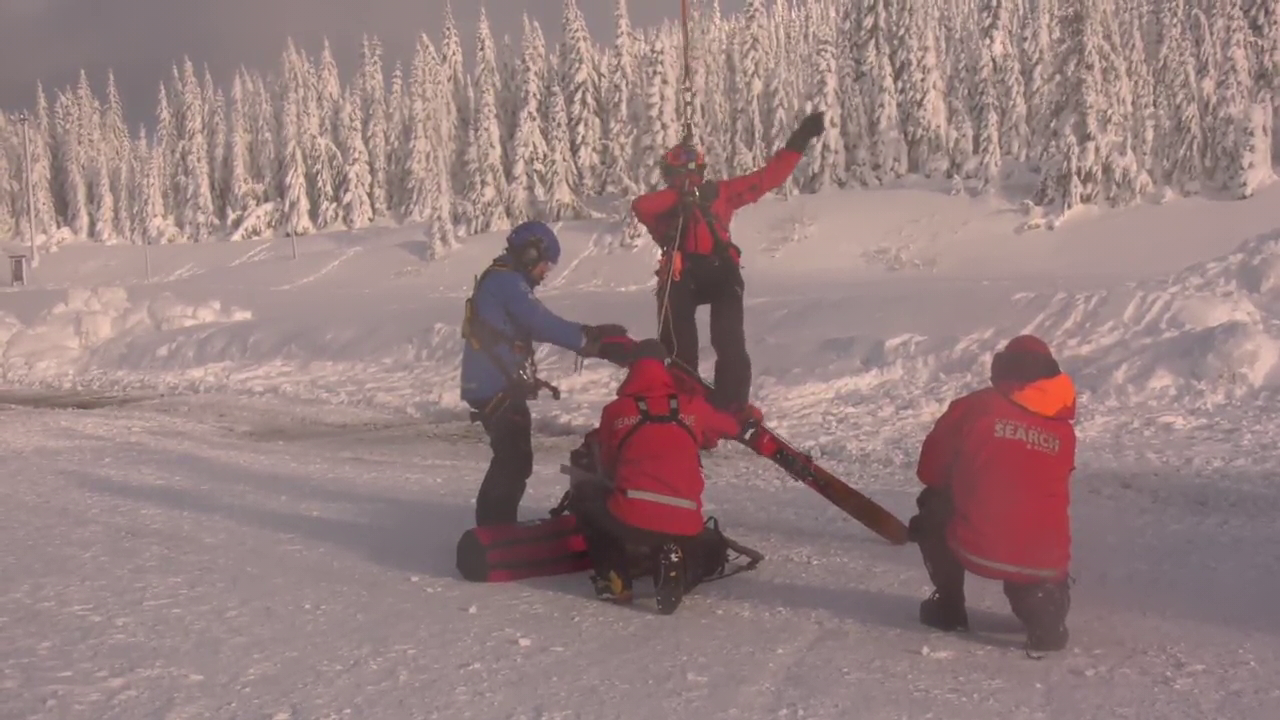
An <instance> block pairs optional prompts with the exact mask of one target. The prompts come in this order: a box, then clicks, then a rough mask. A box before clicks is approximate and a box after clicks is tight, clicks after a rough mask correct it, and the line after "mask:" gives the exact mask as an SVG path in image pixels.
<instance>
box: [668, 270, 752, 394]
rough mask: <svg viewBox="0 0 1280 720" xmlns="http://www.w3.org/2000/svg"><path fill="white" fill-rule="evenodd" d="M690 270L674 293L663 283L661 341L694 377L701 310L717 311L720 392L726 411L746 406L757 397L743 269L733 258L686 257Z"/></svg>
mask: <svg viewBox="0 0 1280 720" xmlns="http://www.w3.org/2000/svg"><path fill="white" fill-rule="evenodd" d="M683 264H684V267H683V268H682V269H681V272H680V277H679V278H678V279H675V280H673V281H672V282H671V284H670V288H669V289H667V288H664V287H663V283H661V282H659V284H658V314H659V315H658V338H659V339H660V340H661V341H662V344H663V345H664V346H666V348H667V354H668V355H670V356H671V357H673V358H675V359H677V360H679V361H680V362H681V363H683V364H684V365H685V366H686V367H687V368H688V369H690V370H692V371H693V372H699V369H698V322H697V311H698V308H699V307H701V306H703V305H710V306H711V348H712V349H713V350H714V351H715V353H716V365H715V380H714V383H715V392H714V393H713V394H712V396H711V398H710V400H711V402H712V404H714V405H716V406H717V407H719V408H721V409H730V408H735V407H741V406H744V405H746V404H747V402H748V401H749V399H750V395H751V357H750V355H748V354H747V337H746V328H745V327H744V322H745V314H744V312H743V290H744V289H745V283H744V282H743V279H742V269H741V268H740V267H739V266H738V264H737V263H736V262H734V261H733V260H732V259H731V258H729V257H724V256H719V255H697V254H693V253H684V254H683Z"/></svg>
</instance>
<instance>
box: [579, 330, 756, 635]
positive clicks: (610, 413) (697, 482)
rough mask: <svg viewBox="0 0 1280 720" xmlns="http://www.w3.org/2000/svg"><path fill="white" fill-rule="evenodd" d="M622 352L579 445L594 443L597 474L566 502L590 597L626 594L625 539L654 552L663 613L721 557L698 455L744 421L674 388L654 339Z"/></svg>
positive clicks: (620, 598)
mask: <svg viewBox="0 0 1280 720" xmlns="http://www.w3.org/2000/svg"><path fill="white" fill-rule="evenodd" d="M632 357H633V359H632V360H631V362H630V370H629V372H628V373H627V377H626V379H625V380H623V382H622V385H620V386H619V387H618V398H617V399H616V400H614V401H612V402H610V403H609V404H608V405H606V406H605V407H604V410H603V411H602V412H601V415H600V426H599V427H598V428H596V429H595V430H592V431H591V432H590V433H588V435H587V440H586V442H585V443H584V445H586V446H588V447H591V446H594V448H595V449H596V450H598V453H599V457H598V459H597V460H596V461H595V462H594V463H593V464H594V465H595V467H594V468H593V470H594V471H595V472H596V473H598V474H599V475H600V476H602V478H603V479H604V480H605V482H599V483H597V482H590V481H588V482H579V483H575V484H574V486H573V492H572V495H571V499H570V506H569V507H570V509H571V510H572V511H573V513H574V514H575V515H576V516H577V517H578V520H579V522H580V523H581V524H582V526H583V532H584V534H585V536H586V538H587V548H588V552H589V553H590V555H591V560H592V566H593V567H594V568H595V575H594V576H593V577H592V581H593V583H594V585H595V590H596V596H597V597H599V598H600V599H602V600H612V601H615V602H620V603H628V602H630V601H631V598H632V595H631V572H630V566H631V564H630V562H629V561H628V546H631V547H638V548H641V549H642V550H644V551H647V552H653V553H656V558H655V559H656V562H655V564H654V567H655V570H654V590H655V596H656V598H657V602H658V610H659V611H660V612H662V613H663V614H671V613H673V612H675V610H676V608H677V607H678V606H679V605H680V601H681V600H682V599H683V597H684V594H685V593H686V592H688V591H689V590H691V589H693V587H694V586H696V585H697V584H698V583H699V582H700V581H701V580H702V579H703V578H704V577H707V576H709V575H711V574H713V573H714V572H715V571H717V570H718V569H719V568H718V567H715V565H723V563H724V561H725V559H726V557H727V556H726V552H727V550H728V547H727V544H725V543H724V538H723V536H722V535H720V534H719V532H718V530H715V529H714V528H708V527H707V526H705V524H704V523H705V519H704V518H703V514H702V491H703V488H704V485H705V481H704V479H703V475H702V460H701V457H700V455H699V453H700V451H701V450H703V449H709V448H712V447H714V446H715V445H716V444H717V443H718V442H719V440H720V439H722V438H726V437H736V436H738V435H739V434H741V433H742V432H743V430H744V428H743V426H742V425H741V424H740V423H739V422H738V421H737V420H736V419H735V418H733V417H732V416H730V415H729V414H727V413H724V412H721V411H719V410H716V409H715V408H713V407H711V405H709V404H708V403H707V402H706V401H705V400H703V399H702V398H700V397H698V396H695V395H689V394H685V393H684V392H682V391H681V390H680V389H679V387H678V386H677V384H676V382H675V379H674V378H673V377H672V375H671V372H670V371H669V370H668V369H667V367H666V364H665V363H664V361H665V360H666V358H667V353H666V349H665V348H663V346H662V344H661V343H660V342H658V341H657V340H645V341H642V342H640V343H638V344H637V345H636V347H635V349H634V354H633V356H632ZM575 464H577V463H575ZM606 482H607V484H606Z"/></svg>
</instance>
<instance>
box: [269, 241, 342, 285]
mask: <svg viewBox="0 0 1280 720" xmlns="http://www.w3.org/2000/svg"><path fill="white" fill-rule="evenodd" d="M360 250H362V248H359V247H353V248H351V249H349V250H347V251H346V252H344V253H342V254H341V255H339V256H338V257H337V259H335V260H334V261H333V262H331V263H329V264H328V265H325V266H324V267H322V268H320V269H319V270H317V271H316V272H315V273H313V274H311V275H308V276H307V277H304V278H302V279H301V280H297V281H295V282H291V283H289V284H288V285H279V286H276V287H273V288H271V289H272V290H293V289H294V288H297V287H301V286H303V285H306V284H307V283H311V282H315V281H316V280H319V279H320V278H322V277H324V276H325V275H328V274H329V273H331V272H333V270H334V268H336V267H338V266H339V265H341V264H342V263H343V262H345V261H346V260H347V258H350V257H351V256H352V255H355V254H356V253H358V252H360Z"/></svg>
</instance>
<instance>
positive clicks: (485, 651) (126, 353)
mask: <svg viewBox="0 0 1280 720" xmlns="http://www.w3.org/2000/svg"><path fill="white" fill-rule="evenodd" d="M1024 221H1025V218H1023V217H1021V216H1020V213H1019V211H1018V208H1017V207H1016V206H1015V205H1012V204H1010V203H1009V202H1007V201H1006V200H1004V199H1003V198H1002V197H1001V196H999V195H990V196H984V197H982V198H978V199H973V198H967V197H952V196H949V195H947V194H946V193H945V192H942V191H939V190H938V189H936V188H931V187H928V186H923V185H921V186H916V187H913V188H896V189H886V190H877V191H862V192H856V193H833V194H824V195H818V196H803V197H799V198H795V199H793V200H792V201H790V202H786V203H782V202H777V201H773V200H767V201H765V202H762V203H761V204H760V205H758V206H756V207H753V208H751V209H749V210H747V211H744V212H743V213H741V214H740V216H739V219H738V220H737V221H736V222H735V228H734V230H735V236H736V240H737V241H738V243H739V244H740V245H742V246H743V247H744V248H745V249H746V252H747V259H746V270H745V273H746V278H747V294H748V303H749V310H748V312H749V318H748V331H749V336H750V338H751V343H750V346H751V350H752V353H753V358H754V360H755V366H756V372H757V379H756V392H757V399H758V402H759V403H760V404H761V405H762V406H763V407H764V409H765V411H766V414H767V415H768V416H769V419H770V420H771V421H772V422H773V423H774V424H775V425H776V426H777V427H778V428H779V429H780V430H781V431H783V432H784V433H785V434H787V435H788V436H792V437H794V438H796V439H797V440H798V441H800V442H801V443H802V444H805V445H807V446H809V447H811V448H813V449H815V450H816V451H817V452H818V453H819V454H820V455H821V456H822V457H823V459H824V461H825V462H826V464H828V465H829V466H830V467H831V468H832V469H833V470H835V471H837V472H838V473H840V474H842V475H843V476H844V477H845V478H846V479H848V481H849V482H850V483H851V484H853V485H855V486H856V487H859V488H861V489H863V490H865V491H867V492H868V493H869V494H871V495H872V496H873V497H875V498H877V499H879V500H881V501H882V502H884V503H885V504H886V505H888V506H889V507H890V508H891V509H893V510H894V511H895V512H897V513H899V514H900V516H902V517H904V518H905V517H906V516H907V515H909V514H910V512H911V510H912V507H913V503H912V500H913V497H914V493H915V490H916V484H915V481H914V479H913V478H912V466H913V461H914V454H915V452H916V449H917V448H918V444H919V442H920V440H921V438H922V436H923V432H924V430H925V429H926V428H927V426H928V423H929V422H930V421H931V420H932V419H933V417H935V416H936V414H937V413H939V412H940V411H941V410H942V409H943V408H944V407H945V404H946V402H947V401H948V400H950V399H951V397H953V396H954V395H955V394H956V393H959V392H961V391H964V390H967V389H970V388H973V387H976V386H978V385H980V384H982V383H983V382H984V380H985V376H986V367H987V363H988V361H989V358H990V354H991V352H992V351H993V350H995V349H996V348H997V347H998V346H999V345H1000V344H1001V343H1003V342H1004V340H1005V339H1007V338H1008V337H1009V336H1011V335H1013V334H1016V333H1018V332H1022V331H1024V330H1028V329H1030V330H1032V331H1035V332H1038V333H1041V334H1043V335H1044V336H1045V337H1046V338H1047V339H1048V340H1049V341H1050V342H1051V344H1053V346H1054V347H1055V349H1057V350H1058V352H1059V354H1060V356H1061V359H1062V361H1063V364H1064V365H1065V367H1066V369H1067V370H1068V371H1069V372H1071V373H1073V375H1075V376H1076V378H1077V379H1078V381H1079V383H1080V385H1081V387H1082V389H1083V390H1084V391H1085V395H1084V397H1083V399H1082V407H1081V410H1082V418H1081V421H1080V423H1079V427H1080V431H1081V437H1082V446H1081V456H1080V460H1081V462H1080V470H1079V473H1078V477H1077V481H1076V484H1075V487H1076V499H1075V505H1074V508H1073V519H1074V523H1075V534H1076V559H1077V562H1076V569H1075V576H1076V577H1077V579H1078V581H1079V582H1078V584H1077V585H1076V587H1075V598H1074V605H1073V612H1072V620H1071V625H1072V630H1073V640H1074V642H1073V648H1072V649H1071V650H1070V651H1069V652H1067V653H1065V654H1063V655H1062V656H1061V657H1055V658H1053V659H1049V660H1045V661H1043V662H1038V663H1037V662H1032V661H1030V660H1027V659H1026V658H1025V657H1024V656H1023V655H1022V654H1021V653H1020V652H1018V651H1016V650H1014V649H1011V648H1012V647H1013V646H1014V645H1015V644H1016V642H1017V640H1018V639H1019V637H1018V634H1017V633H1016V629H1017V628H1016V624H1014V623H1013V621H1012V619H1011V618H1009V617H1008V616H1007V610H1006V606H1005V602H1004V599H1003V597H1002V596H1001V595H1000V591H999V587H998V585H996V584H992V583H984V582H974V583H972V584H971V588H970V589H971V599H972V603H973V605H974V606H975V608H978V609H977V610H975V611H974V620H975V624H976V625H977V626H978V630H979V631H978V633H977V636H976V637H971V638H958V637H940V636H937V635H935V634H933V633H931V632H928V631H927V630H926V629H924V628H922V627H920V626H919V625H918V623H917V622H916V620H915V615H916V610H917V604H918V602H919V600H920V598H921V597H923V596H924V595H925V594H926V593H927V582H926V579H925V575H924V572H923V569H922V568H921V567H920V563H919V558H918V554H917V553H916V552H915V550H914V549H913V548H910V547H908V548H905V549H904V548H893V547H889V546H887V545H885V544H883V543H882V542H879V541H878V540H877V539H876V538H875V537H874V536H872V535H871V534H870V533H869V532H867V531H866V530H865V529H863V528H861V527H860V526H858V525H856V524H855V523H853V522H852V521H849V520H848V519H847V518H844V517H843V516H842V515H841V514H840V513H839V512H838V511H837V510H835V508H833V507H831V506H830V505H828V504H827V503H825V502H824V501H823V500H822V499H821V498H820V497H818V496H817V495H816V493H813V492H812V491H810V490H808V489H807V488H804V487H803V486H800V485H797V484H795V483H792V482H789V481H788V480H786V478H785V476H783V475H782V473H781V472H780V471H778V470H777V469H776V468H773V467H772V466H771V465H769V464H767V463H766V462H764V461H763V460H761V459H759V458H757V457H754V456H752V455H750V454H748V453H746V452H745V451H743V450H741V449H738V448H732V447H726V448H723V449H722V450H718V451H716V453H714V454H712V455H711V456H709V458H708V470H707V472H708V476H709V479H710V484H709V490H708V493H709V497H708V499H709V501H710V504H711V506H712V512H713V513H714V514H716V515H718V516H719V517H721V519H722V520H723V522H724V523H725V526H726V529H727V530H728V531H729V532H730V534H732V535H734V536H735V537H737V538H739V539H741V540H742V541H744V542H746V543H747V544H750V545H753V546H756V547H759V548H760V549H761V550H763V551H764V552H765V553H766V554H767V556H768V559H767V560H766V562H765V564H764V565H762V566H761V568H760V569H759V570H757V571H756V572H754V573H751V574H748V575H741V576H737V577H735V578H732V579H729V580H725V581H723V582H719V583H713V584H711V585H708V586H706V587H705V588H702V589H700V590H699V591H698V593H697V595H696V596H695V597H694V598H693V599H691V601H690V602H689V604H687V605H686V606H684V607H682V609H681V611H680V612H679V613H677V614H676V615H675V616H673V617H670V618H666V617H659V616H656V615H650V614H647V613H645V612H643V611H637V610H635V609H622V608H615V607H611V606H607V605H602V604H598V603H595V602H594V601H590V600H588V597H589V595H590V592H589V589H588V587H587V584H586V580H585V579H584V578H583V577H580V576H569V577H560V578H546V579H541V580H536V581H529V582H523V583H515V584H511V585H490V586H484V585H470V584H467V583H465V582H463V581H461V580H459V579H457V577H456V573H455V571H454V570H453V567H452V563H453V550H454V543H455V541H456V539H457V537H458V534H459V533H460V532H461V531H462V530H464V529H465V528H466V527H468V526H469V525H470V523H471V518H472V510H471V507H470V505H471V502H472V498H473V495H474V489H475V486H476V483H477V482H478V478H479V476H480V475H481V474H482V473H483V468H484V466H485V464H486V462H487V452H486V448H485V445H484V443H483V442H482V440H481V438H480V436H479V434H478V432H477V428H475V427H473V426H471V425H468V424H467V423H465V413H464V411H463V409H462V406H461V404H460V403H459V401H458V400H457V397H456V396H457V379H456V375H457V359H458V354H459V351H460V338H459V337H458V330H457V323H458V320H459V319H460V317H461V306H462V299H463V298H464V297H465V295H466V294H467V293H468V292H469V290H470V286H471V281H472V278H473V276H474V275H475V274H477V273H478V272H479V271H480V270H481V269H483V267H484V265H485V264H486V263H487V261H488V260H489V258H491V257H492V256H493V255H495V254H497V252H498V249H499V246H500V238H498V237H497V236H488V237H476V238H471V239H469V240H468V241H467V242H466V243H465V244H464V245H463V247H461V248H459V249H458V250H456V251H454V252H453V254H452V255H450V256H449V257H447V258H445V259H443V260H438V261H434V262H425V261H424V260H423V258H422V253H423V251H424V249H425V247H426V243H425V241H424V240H423V239H422V237H421V235H420V231H419V230H417V229H414V228H404V229H395V230H367V231H362V232H356V233H343V234H332V235H322V236H314V237H307V238H301V239H299V241H298V254H299V257H298V259H296V260H295V259H292V257H291V255H292V253H291V247H290V243H289V241H288V240H278V241H275V242H270V243H268V242H245V243H217V244H208V245H201V246H164V247H154V248H151V250H150V263H149V264H150V271H151V275H152V280H151V281H150V282H147V281H146V273H147V262H146V258H145V257H144V251H143V249H142V248H137V247H108V248H104V247H93V246H85V247H77V246H65V247H63V248H61V249H60V250H59V251H58V252H57V253H54V254H51V255H47V256H45V257H43V258H42V260H41V263H40V265H39V266H38V267H37V268H35V269H34V271H33V277H32V285H31V286H29V287H25V288H14V289H12V290H9V291H7V292H4V293H0V351H3V366H2V367H3V373H4V379H5V380H6V382H7V383H8V384H9V385H10V386H11V387H13V388H19V389H22V390H23V392H16V391H12V390H11V391H8V392H7V394H5V395H4V396H3V397H0V402H6V401H8V402H14V403H18V405H19V406H14V407H12V408H11V409H6V410H3V411H0V438H3V442H4V447H5V449H6V450H7V452H5V453H4V454H3V456H2V457H0V468H2V471H3V477H5V478H6V490H7V492H6V501H5V503H4V505H3V508H4V510H3V513H4V515H3V518H4V522H3V527H4V528H5V530H4V531H0V533H2V534H0V543H3V545H4V547H5V548H6V552H3V553H0V563H2V564H3V566H2V567H0V578H2V579H0V628H3V630H2V631H0V635H2V636H3V645H4V647H5V649H6V650H5V652H4V653H3V654H2V655H0V687H2V688H3V689H4V692H3V693H0V717H5V718H7V717H15V718H17V717H21V718H33V717H48V718H142V717H147V718H150V717H164V718H243V717H266V718H271V717H279V718H327V717H341V716H347V717H380V718H381V717H396V718H400V717H440V718H461V717H469V718H630V717H637V718H639V717H645V718H650V717H654V716H655V715H660V716H665V717H712V718H721V717H723V718H732V717H740V718H764V717H780V718H845V717H853V716H857V717H872V718H899V717H911V718H916V717H927V716H931V717H948V718H970V717H972V718H990V717H1018V718H1024V717H1025V718H1035V717H1073V718H1075V717H1081V718H1083V717H1162V718H1184V717H1185V718H1191V717H1214V718H1219V717H1231V718H1255V717H1256V718H1272V717H1277V716H1280V691H1277V690H1276V689H1275V683H1274V681H1273V679H1274V677H1276V676H1278V675H1280V616H1277V615H1276V611H1275V603H1274V600H1273V598H1274V597H1276V596H1277V594H1280V560H1277V556H1276V554H1275V553H1274V552H1273V551H1272V550H1273V548H1274V547H1276V546H1277V544H1278V541H1280V533H1278V532H1277V530H1276V525H1275V523H1274V518H1275V516H1276V513H1277V511H1280V491H1277V490H1276V489H1275V484H1274V480H1273V477H1274V473H1275V471H1276V470H1277V467H1280V462H1277V459H1276V457H1275V454H1274V452H1273V451H1272V450H1271V448H1274V447H1276V440H1277V439H1278V436H1280V431H1277V430H1276V429H1275V423H1274V420H1273V417H1274V412H1273V411H1272V410H1271V408H1273V407H1275V405H1274V402H1275V400H1276V387H1277V384H1278V383H1280V370H1278V369H1277V367H1276V363H1277V360H1278V359H1280V326H1278V324H1277V323H1278V320H1277V319H1278V318H1280V187H1277V186H1272V187H1269V188H1266V189H1264V190H1263V191H1261V192H1260V193H1259V195H1258V196H1257V197H1256V198H1254V199H1252V200H1250V201H1247V202H1216V201H1213V200H1208V199H1190V200H1176V201H1173V202H1171V203H1169V204H1168V205H1165V206H1141V207H1136V208H1132V209H1129V210H1123V211H1112V212H1106V213H1101V214H1098V215H1096V216H1093V217H1075V218H1073V219H1072V220H1071V221H1070V222H1068V223H1067V224H1065V225H1063V226H1061V227H1060V228H1058V229H1057V230H1054V231H1052V232H1048V231H1043V230H1036V231H1025V232H1024V231H1019V230H1018V229H1017V228H1018V227H1019V226H1020V224H1021V223H1023V222H1024ZM561 232H562V233H563V237H564V238H565V253H564V257H563V259H562V262H561V265H560V268H559V269H558V270H557V272H556V274H555V276H553V279H552V280H551V282H550V283H549V286H548V287H546V288H543V289H542V291H541V292H540V294H541V296H542V297H543V298H544V299H545V300H546V302H547V303H548V304H549V305H550V306H552V307H553V308H556V309H557V310H560V311H562V312H563V313H564V314H566V315H567V316H569V317H571V318H574V319H578V320H581V321H584V322H611V321H617V322H623V323H624V324H627V325H628V326H629V327H631V328H632V330H633V334H635V335H637V336H646V335H650V334H652V333H653V332H654V315H655V312H654V299H653V295H652V281H653V268H654V255H653V253H652V251H651V250H650V249H649V248H648V247H647V246H646V247H643V248H641V249H639V250H623V249H616V248H613V247H612V246H613V245H614V244H615V243H616V237H617V235H618V228H617V227H616V226H615V225H613V224H610V223H608V222H605V221H592V222H582V223H572V224H568V225H566V226H564V227H562V228H561ZM704 317H705V311H704ZM703 340H704V342H703V344H704V347H705V346H706V338H705V324H704V338H703ZM544 356H545V357H544V359H543V362H542V366H543V369H544V374H545V375H546V376H547V378H548V379H549V380H551V381H552V382H556V383H557V384H559V385H560V386H561V387H562V388H563V390H564V391H565V398H564V399H563V400H561V401H560V402H555V401H552V400H551V399H549V398H548V399H546V400H543V401H540V402H539V403H538V404H537V405H536V406H535V412H536V414H537V416H538V418H539V420H538V429H539V430H540V435H539V438H538V440H537V443H538V446H537V452H538V466H537V470H536V474H535V478H534V480H533V482H532V483H531V486H532V489H531V491H530V496H529V498H528V500H527V501H526V509H527V510H526V511H527V514H528V515H530V516H532V515H534V514H536V513H538V512H540V511H543V510H545V508H546V507H549V506H550V505H551V504H553V503H554V502H555V500H556V499H557V498H558V496H559V494H560V492H561V491H562V490H563V486H564V484H563V480H564V478H563V477H562V476H560V475H558V473H557V470H556V468H557V467H558V465H559V463H560V462H562V461H563V460H564V458H565V456H566V454H567V453H568V451H569V449H570V448H571V447H572V446H573V445H574V444H576V439H575V438H574V437H573V433H576V432H577V431H579V430H581V429H583V428H585V427H586V426H587V425H588V423H590V422H591V421H592V420H593V419H594V417H596V416H597V414H598V412H599V408H600V406H601V403H602V402H603V401H604V400H606V399H607V398H608V397H610V396H611V395H612V393H613V389H614V387H615V381H616V380H617V379H618V378H619V377H620V375H619V373H618V371H616V370H614V369H612V368H611V367H607V366H603V364H602V363H599V362H588V363H587V365H586V368H585V369H584V370H583V371H582V372H581V374H575V373H574V371H573V360H572V357H571V356H570V355H569V354H567V353H562V352H559V351H556V350H551V349H548V350H546V351H544ZM709 360H710V350H709V348H708V349H707V350H705V351H704V363H705V364H704V368H707V369H708V370H709V367H710V364H709ZM32 388H37V389H44V390H50V389H75V388H79V389H81V390H91V391H93V392H97V393H105V392H123V393H126V394H128V395H129V399H130V401H129V402H128V403H125V404H121V405H119V406H112V405H111V402H110V401H109V400H106V401H99V402H92V403H88V404H89V405H95V406H96V405H106V407H101V408H99V409H93V410H81V411H67V410H56V409H49V408H41V407H36V408H32V407H25V406H23V405H32V404H35V405H40V404H45V405H49V404H54V405H56V404H62V403H60V402H55V401H53V400H49V401H47V402H43V403H42V402H41V401H40V400H39V397H40V396H39V395H38V394H32V393H31V392H29V390H30V389H32ZM159 393H165V394H166V396H165V397H157V395H158V394H159ZM193 393H194V394H193ZM33 398H34V399H33Z"/></svg>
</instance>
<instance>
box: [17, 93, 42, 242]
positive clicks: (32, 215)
mask: <svg viewBox="0 0 1280 720" xmlns="http://www.w3.org/2000/svg"><path fill="white" fill-rule="evenodd" d="M18 122H19V123H22V154H23V158H24V162H25V164H26V169H27V172H26V173H25V174H26V176H27V235H28V237H29V239H30V240H31V267H35V266H36V264H37V263H38V262H39V261H40V258H39V256H38V255H37V254H36V204H35V201H34V200H35V197H34V193H32V191H31V141H30V139H29V138H28V136H27V125H29V124H30V123H31V118H30V117H28V116H27V111H26V110H23V111H22V114H21V115H19V116H18Z"/></svg>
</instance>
